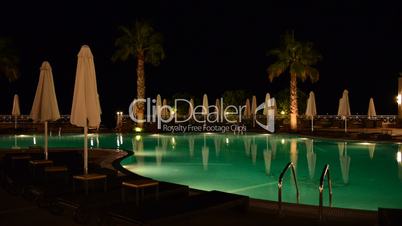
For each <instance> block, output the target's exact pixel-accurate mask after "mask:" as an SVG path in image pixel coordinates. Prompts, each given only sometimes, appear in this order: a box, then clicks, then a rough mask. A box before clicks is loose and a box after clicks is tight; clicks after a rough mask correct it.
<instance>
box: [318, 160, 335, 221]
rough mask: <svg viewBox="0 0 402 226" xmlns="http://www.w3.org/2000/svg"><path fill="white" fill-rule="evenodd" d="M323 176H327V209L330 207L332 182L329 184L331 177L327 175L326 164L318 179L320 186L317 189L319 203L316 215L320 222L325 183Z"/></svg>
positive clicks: (327, 166) (327, 167)
mask: <svg viewBox="0 0 402 226" xmlns="http://www.w3.org/2000/svg"><path fill="white" fill-rule="evenodd" d="M325 176H327V177H326V178H327V181H328V198H329V202H328V203H329V207H332V182H331V176H330V174H329V164H326V165H325V166H324V169H323V170H322V173H321V178H320V186H319V187H318V190H319V191H320V201H319V206H318V212H319V213H318V214H319V218H320V221H321V220H322V215H323V203H324V201H323V196H324V195H323V193H324V182H325Z"/></svg>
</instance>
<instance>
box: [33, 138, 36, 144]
mask: <svg viewBox="0 0 402 226" xmlns="http://www.w3.org/2000/svg"><path fill="white" fill-rule="evenodd" d="M33 144H34V145H36V137H35V136H34V137H33Z"/></svg>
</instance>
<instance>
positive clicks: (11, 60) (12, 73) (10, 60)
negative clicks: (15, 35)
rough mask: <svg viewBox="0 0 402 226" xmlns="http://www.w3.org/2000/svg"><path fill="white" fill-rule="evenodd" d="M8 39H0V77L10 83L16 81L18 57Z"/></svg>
mask: <svg viewBox="0 0 402 226" xmlns="http://www.w3.org/2000/svg"><path fill="white" fill-rule="evenodd" d="M10 45H11V42H10V41H9V40H8V39H5V38H0V76H3V77H5V78H7V79H8V81H10V82H12V81H15V80H17V79H18V57H17V56H16V54H15V52H14V51H13V50H12V49H11V48H10Z"/></svg>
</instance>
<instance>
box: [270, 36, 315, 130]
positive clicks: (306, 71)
mask: <svg viewBox="0 0 402 226" xmlns="http://www.w3.org/2000/svg"><path fill="white" fill-rule="evenodd" d="M269 54H270V55H273V56H276V58H277V61H276V62H274V63H273V64H271V65H270V66H269V67H268V76H269V80H270V81H271V82H272V80H273V79H274V78H276V77H278V76H280V75H282V74H284V73H285V72H289V74H290V128H291V130H292V131H296V130H297V115H298V109H297V78H300V79H301V80H302V81H305V80H306V79H307V78H309V79H310V80H311V81H312V82H316V81H317V80H318V78H319V72H318V70H317V69H316V68H314V67H312V66H313V65H315V64H316V63H317V62H318V60H320V59H321V55H320V54H319V53H318V52H317V51H315V50H314V49H313V44H312V43H310V42H305V43H303V42H299V41H296V40H295V37H294V33H293V32H291V33H289V32H287V33H286V34H285V35H283V36H282V40H281V45H280V48H278V49H273V50H271V51H269Z"/></svg>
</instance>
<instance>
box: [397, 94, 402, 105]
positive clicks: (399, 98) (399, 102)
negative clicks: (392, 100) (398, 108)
mask: <svg viewBox="0 0 402 226" xmlns="http://www.w3.org/2000/svg"><path fill="white" fill-rule="evenodd" d="M396 102H397V103H398V105H401V103H402V96H401V94H398V96H396Z"/></svg>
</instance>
